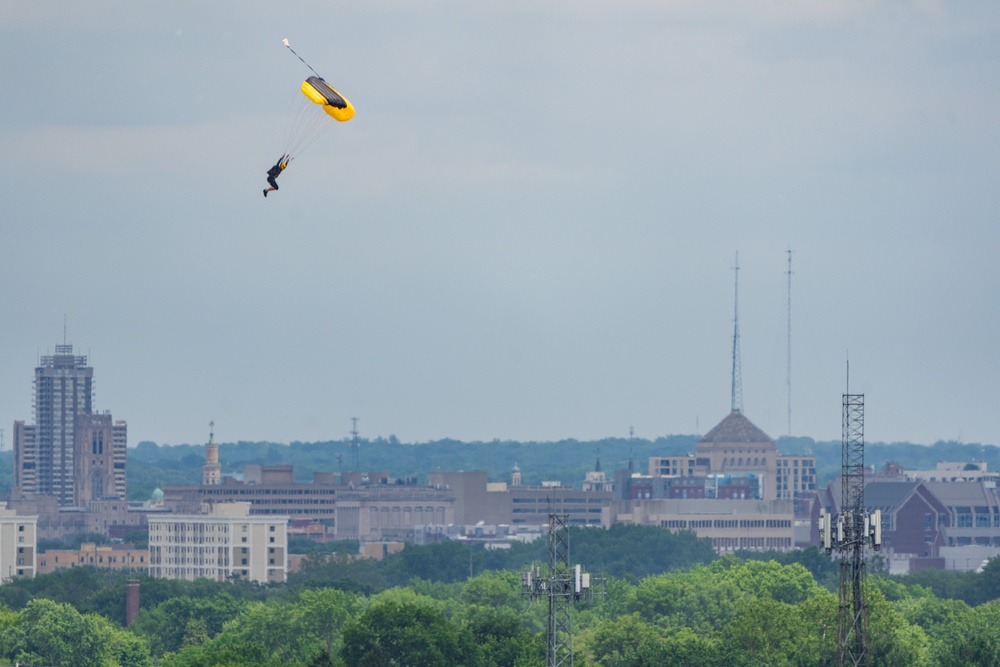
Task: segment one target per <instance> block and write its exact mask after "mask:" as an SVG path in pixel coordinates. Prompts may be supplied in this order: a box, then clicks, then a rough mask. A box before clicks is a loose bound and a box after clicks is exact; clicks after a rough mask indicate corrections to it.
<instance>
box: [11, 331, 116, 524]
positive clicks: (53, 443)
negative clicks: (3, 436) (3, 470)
mask: <svg viewBox="0 0 1000 667" xmlns="http://www.w3.org/2000/svg"><path fill="white" fill-rule="evenodd" d="M34 385H35V387H34V388H35V396H34V408H35V423H34V424H33V425H32V424H25V423H24V422H23V421H18V422H14V463H15V466H14V485H15V486H16V487H17V488H18V489H19V490H20V492H21V493H22V494H38V495H47V496H54V497H55V498H57V499H58V501H59V505H60V506H63V507H66V506H74V505H81V504H83V503H82V501H85V500H90V499H99V498H103V497H107V496H108V495H115V496H118V497H120V498H124V497H125V445H126V434H127V431H126V426H125V422H121V421H119V422H112V420H111V416H110V415H109V414H106V413H105V414H104V415H94V412H93V394H94V369H93V368H91V367H90V366H88V365H87V357H85V356H78V355H74V354H73V346H72V345H56V351H55V354H53V355H49V356H43V357H42V358H41V363H40V365H39V366H38V367H37V368H35V382H34ZM81 417H83V419H81ZM91 417H94V419H92V418H91ZM78 428H79V429H83V431H85V433H81V434H80V437H77V429H78ZM98 449H99V450H100V452H99V454H98V453H97V450H98ZM81 475H82V477H81ZM81 479H86V480H87V481H86V482H81V481H80V480H81ZM95 480H96V483H97V485H96V487H94V484H93V483H94V482H95ZM81 483H83V484H84V486H85V488H84V489H80V490H79V492H78V491H77V486H78V484H81Z"/></svg>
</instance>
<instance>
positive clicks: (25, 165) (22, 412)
mask: <svg viewBox="0 0 1000 667" xmlns="http://www.w3.org/2000/svg"><path fill="white" fill-rule="evenodd" d="M285 38H287V39H288V40H289V43H290V44H291V46H292V48H293V49H295V52H297V53H298V54H299V55H300V56H301V57H302V58H303V59H304V60H305V61H306V62H307V63H308V64H309V65H310V66H312V68H314V69H315V70H316V71H317V72H319V73H320V74H321V75H322V76H323V77H324V78H325V79H326V80H327V81H328V82H329V83H330V84H332V85H333V86H335V87H336V88H337V90H339V91H340V92H341V93H343V94H344V96H346V97H347V98H348V99H350V100H351V102H352V103H353V105H354V107H355V109H356V115H355V117H354V118H353V119H352V120H350V121H349V122H346V123H335V122H332V121H331V122H330V125H331V127H328V128H327V129H325V131H324V133H323V134H322V136H320V137H319V138H317V139H316V141H314V142H313V143H312V144H310V145H309V146H308V148H306V149H305V150H304V151H302V152H301V153H299V154H298V155H296V157H295V159H294V160H293V161H292V163H291V165H290V167H289V168H288V170H287V171H285V172H284V173H283V174H282V175H281V177H280V179H279V185H280V186H281V189H280V191H278V192H275V193H272V194H270V195H269V196H268V197H267V198H266V199H265V198H264V197H263V196H262V194H261V190H262V189H263V188H264V187H265V186H266V183H265V174H264V172H265V171H266V170H267V169H268V168H269V167H270V166H271V165H272V164H274V162H275V161H276V160H277V158H278V156H279V155H281V153H282V152H283V149H284V147H285V142H286V139H287V132H288V129H289V127H290V123H291V122H292V121H293V120H294V118H295V114H296V113H297V105H298V100H299V99H300V98H301V94H300V93H299V92H298V89H299V85H300V84H301V82H302V80H303V79H305V78H306V77H307V76H309V75H311V74H312V72H310V71H309V69H308V68H307V67H306V65H305V64H303V63H302V62H301V61H300V60H299V59H298V58H296V57H295V56H294V55H293V54H292V53H291V52H289V51H288V50H287V49H286V48H285V47H284V46H283V45H282V39H285ZM0 91H2V92H0V155H2V156H3V160H4V163H5V168H4V170H3V179H2V182H0V230H2V236H0V239H2V243H0V281H2V287H0V312H2V313H3V325H2V327H0V379H2V381H0V428H4V429H5V430H6V432H7V438H6V445H5V446H6V447H7V448H9V447H10V441H11V430H10V429H11V428H12V424H13V422H14V421H15V420H24V421H26V422H28V423H34V413H33V407H32V391H33V390H32V379H33V377H34V369H35V367H36V366H37V365H38V363H39V360H40V357H41V356H42V355H46V354H52V353H53V352H54V349H55V346H56V345H60V344H63V343H67V344H72V345H73V346H74V352H75V353H76V354H84V355H87V357H88V360H89V363H90V365H91V366H93V368H94V377H95V399H94V405H95V408H96V409H98V410H100V411H105V410H107V411H110V412H111V413H112V414H113V416H114V417H115V418H116V419H124V420H126V421H127V422H128V427H129V442H130V444H133V445H134V444H137V443H138V442H140V441H145V440H150V441H154V442H157V443H159V444H180V443H201V442H205V441H206V440H207V438H208V430H209V422H210V421H214V423H215V434H216V440H217V441H221V442H236V441H240V440H247V441H272V442H293V441H322V440H339V439H342V438H344V437H347V436H348V434H349V431H350V430H351V425H352V422H351V418H352V417H354V418H357V419H358V422H357V427H358V431H359V433H360V435H361V436H362V437H364V438H375V437H389V436H395V437H397V438H398V439H399V440H400V441H402V442H426V441H432V440H438V439H443V438H454V439H458V440H464V441H490V440H493V439H501V440H522V441H553V440H561V439H565V438H575V439H578V440H596V439H601V438H606V437H627V436H628V433H629V429H630V428H631V429H634V433H635V436H636V437H641V438H656V437H659V436H663V435H670V434H702V433H704V432H706V431H708V430H709V429H710V428H711V427H712V426H714V425H715V424H717V423H718V422H719V421H721V420H722V419H723V418H724V417H725V416H726V415H728V414H729V412H730V410H731V408H732V376H733V373H732V369H733V340H734V330H735V328H736V327H735V326H734V324H735V322H734V315H735V314H736V312H737V303H738V325H739V333H740V335H739V356H740V371H741V373H740V375H741V377H742V397H743V400H742V410H743V413H744V414H745V415H746V416H747V417H748V418H749V419H750V420H751V421H752V422H754V423H755V424H756V425H757V426H759V427H760V428H761V429H763V430H764V431H765V432H766V433H768V434H769V435H770V436H771V437H772V438H778V437H780V436H783V435H789V434H791V435H796V436H807V437H812V438H815V439H817V440H840V438H841V397H842V394H844V393H845V392H849V393H852V394H864V395H865V439H866V440H868V441H873V442H874V441H878V442H900V441H909V442H914V443H924V444H931V443H934V442H936V441H939V440H956V441H961V442H979V443H983V444H993V445H1000V420H998V419H997V405H998V403H1000V388H998V387H1000V383H998V381H997V378H998V377H1000V354H998V352H997V342H996V340H997V339H996V332H997V331H998V330H1000V263H998V262H997V251H998V250H1000V231H998V224H997V223H998V221H997V212H998V208H1000V206H998V202H1000V199H998V196H997V193H998V189H997V183H998V177H1000V113H998V108H1000V4H997V3H994V2H979V1H973V2H962V3H955V2H935V1H930V0H925V1H916V2H898V1H889V2H857V1H856V0H850V1H842V0H831V1H829V2H823V3H815V2H807V1H805V0H784V1H778V0H773V1H772V0H749V1H748V0H732V1H723V0H674V1H671V2H662V1H652V0H649V1H645V0H615V2H606V1H605V2H598V1H595V0H572V1H569V0H565V1H564V0H551V1H548V2H544V3H541V2H537V1H536V0H530V1H528V0H524V1H522V0H510V1H507V2H502V3H472V2H463V1H458V0H417V1H414V0H406V1H402V0H399V1H395V0H366V1H365V2H363V3H360V2H353V3H346V2H339V1H331V0H323V1H322V2H320V1H318V0H317V1H312V0H305V1H300V2H287V3H275V2H266V3H265V2H259V1H258V0H240V1H239V2H235V1H229V0H219V1H216V2H211V3H205V2H200V1H198V2H195V1H194V0H174V1H172V2H155V1H153V0H128V1H125V0H121V1H112V0H93V1H92V2H87V3H74V2H69V1H68V0H58V1H57V2H54V3H27V2H21V1H19V0H0ZM311 111H316V112H317V113H318V108H317V109H311ZM789 251H791V254H790V256H791V273H790V274H789ZM736 266H738V267H739V270H738V271H735V270H734V267H736ZM737 276H738V291H737ZM737 295H738V297H737ZM789 305H790V309H789ZM789 360H790V363H789ZM848 367H849V372H848Z"/></svg>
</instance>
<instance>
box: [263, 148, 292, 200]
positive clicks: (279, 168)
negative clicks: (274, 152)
mask: <svg viewBox="0 0 1000 667" xmlns="http://www.w3.org/2000/svg"><path fill="white" fill-rule="evenodd" d="M290 159H291V158H289V157H288V156H287V155H282V156H281V157H280V158H278V161H277V162H276V163H275V165H274V166H273V167H271V168H270V169H268V170H267V182H268V183H269V184H270V186H271V187H269V188H264V196H265V197H266V196H267V193H268V192H271V191H272V190H277V189H278V181H277V180H276V179H277V178H278V176H280V175H281V172H283V171H284V170H285V167H287V166H288V160H290Z"/></svg>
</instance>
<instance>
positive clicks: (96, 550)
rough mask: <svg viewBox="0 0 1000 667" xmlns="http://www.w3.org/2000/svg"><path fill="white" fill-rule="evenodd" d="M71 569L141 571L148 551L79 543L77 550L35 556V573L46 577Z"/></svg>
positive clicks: (144, 565) (60, 550)
mask: <svg viewBox="0 0 1000 667" xmlns="http://www.w3.org/2000/svg"><path fill="white" fill-rule="evenodd" d="M74 567H93V568H97V569H100V570H145V569H146V568H148V567H149V549H136V548H135V547H132V546H127V545H122V544H94V543H92V542H87V543H84V544H81V545H80V548H79V549H50V550H49V551H43V552H42V553H40V554H38V574H50V573H52V572H55V571H56V570H65V569H68V568H74Z"/></svg>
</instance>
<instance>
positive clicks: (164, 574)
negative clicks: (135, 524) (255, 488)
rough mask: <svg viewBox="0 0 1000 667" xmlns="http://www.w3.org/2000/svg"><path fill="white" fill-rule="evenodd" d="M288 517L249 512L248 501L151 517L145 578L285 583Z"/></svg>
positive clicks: (213, 505)
mask: <svg viewBox="0 0 1000 667" xmlns="http://www.w3.org/2000/svg"><path fill="white" fill-rule="evenodd" d="M287 526H288V517H287V516H251V514H250V503H249V502H231V503H217V504H212V505H210V506H209V507H208V512H207V513H206V514H190V515H164V516H156V517H153V516H151V517H150V518H149V576H151V577H154V578H158V579H186V580H194V579H213V580H215V581H226V580H227V579H229V578H233V577H234V578H243V579H250V580H252V581H256V582H259V583H273V582H281V581H285V579H286V578H287V574H288V533H287Z"/></svg>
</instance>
